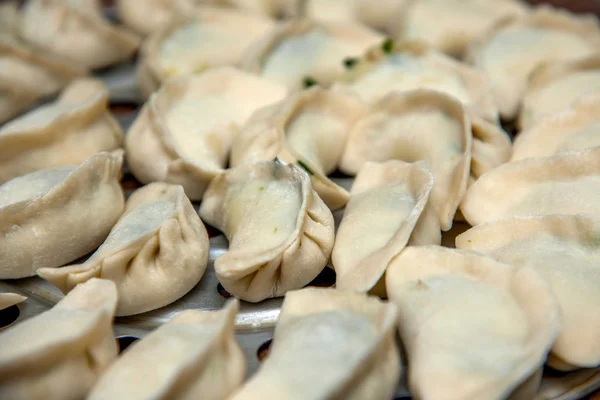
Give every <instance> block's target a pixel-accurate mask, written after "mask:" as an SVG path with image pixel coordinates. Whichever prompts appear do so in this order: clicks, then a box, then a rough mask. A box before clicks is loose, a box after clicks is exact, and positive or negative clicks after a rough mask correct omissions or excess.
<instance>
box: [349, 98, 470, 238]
mask: <svg viewBox="0 0 600 400" xmlns="http://www.w3.org/2000/svg"><path fill="white" fill-rule="evenodd" d="M471 145H472V133H471V120H470V117H469V115H468V114H467V112H466V111H465V109H464V108H463V106H462V105H461V103H460V102H459V101H458V100H456V99H454V98H452V97H450V96H448V95H445V94H443V93H440V92H434V91H429V90H416V91H411V92H393V93H390V94H389V95H387V96H385V97H384V98H383V99H381V100H380V101H378V102H377V103H376V104H374V105H373V107H372V109H371V111H370V113H369V114H368V115H367V116H366V117H364V118H362V119H361V120H360V121H359V122H358V123H357V124H356V125H355V126H354V127H353V129H352V131H351V132H350V134H349V137H348V144H347V145H346V150H345V151H344V155H343V156H342V161H341V163H340V169H341V170H342V171H343V172H345V173H348V174H350V175H354V174H356V173H357V172H358V171H359V170H360V169H361V168H362V167H363V165H364V164H365V163H366V162H368V161H376V162H383V161H387V160H402V161H407V162H415V161H419V160H425V161H426V162H427V165H428V168H429V169H430V170H431V172H432V174H433V177H434V185H433V189H432V191H431V195H430V202H431V205H432V207H433V209H434V210H435V213H436V214H437V216H438V219H439V221H440V226H441V227H442V230H444V231H447V230H449V229H450V228H451V227H452V220H453V218H454V214H455V213H456V209H457V208H458V205H459V204H460V202H461V200H462V198H463V195H464V193H465V190H466V188H467V181H468V178H469V170H470V165H471Z"/></svg>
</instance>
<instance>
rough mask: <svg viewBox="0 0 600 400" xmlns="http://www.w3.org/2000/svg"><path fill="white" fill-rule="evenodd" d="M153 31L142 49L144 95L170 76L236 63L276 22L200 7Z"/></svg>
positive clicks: (255, 16)
mask: <svg viewBox="0 0 600 400" xmlns="http://www.w3.org/2000/svg"><path fill="white" fill-rule="evenodd" d="M186 15H187V17H186V18H183V17H180V18H178V19H177V20H176V21H174V22H172V23H170V24H168V25H167V26H166V27H165V28H163V29H161V30H160V31H157V32H155V33H153V34H152V35H150V36H149V37H148V38H147V39H146V41H145V42H144V45H143V47H142V51H141V58H140V61H139V63H138V80H139V83H140V88H141V90H142V92H143V94H144V96H145V97H148V96H150V94H152V92H154V91H156V90H157V89H158V88H159V87H160V85H161V84H162V83H163V82H165V81H166V80H167V79H168V78H172V77H176V76H181V75H185V74H189V73H194V72H200V71H202V70H204V69H206V68H208V67H211V66H221V65H237V64H239V63H240V62H241V60H242V58H243V57H244V54H245V53H246V52H247V51H248V49H249V48H250V46H251V45H252V44H253V43H254V42H255V41H257V40H258V39H259V38H260V37H262V36H263V35H264V34H265V33H267V32H268V31H270V30H271V29H272V28H273V26H274V22H273V21H271V20H270V19H268V18H265V17H261V16H259V15H254V14H250V15H248V14H244V13H242V12H241V11H236V10H233V9H221V8H214V7H207V6H204V7H197V8H196V9H195V10H193V11H191V13H189V14H186Z"/></svg>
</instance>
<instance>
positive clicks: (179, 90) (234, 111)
mask: <svg viewBox="0 0 600 400" xmlns="http://www.w3.org/2000/svg"><path fill="white" fill-rule="evenodd" d="M285 95H286V90H285V88H284V87H282V86H281V85H278V84H275V83H272V82H267V81H265V80H263V79H261V78H259V77H256V76H253V75H251V74H249V73H247V72H243V71H240V70H237V69H235V68H232V67H216V68H211V69H208V70H206V71H204V72H202V73H200V74H196V75H186V76H182V77H179V78H175V79H171V80H169V81H168V82H166V83H165V84H164V85H163V86H162V87H161V89H160V90H159V91H158V92H156V93H154V94H153V95H152V96H151V97H150V99H149V100H148V101H147V102H146V104H145V105H144V107H143V108H142V111H141V112H140V114H139V115H138V117H137V119H136V120H135V122H134V123H133V125H132V126H131V128H130V129H129V131H128V134H127V135H126V137H125V148H126V150H127V161H128V163H129V167H130V168H131V171H132V172H133V174H134V175H135V177H136V178H137V179H138V180H139V181H140V182H142V183H150V182H155V181H165V182H169V183H174V184H179V185H182V186H183V188H184V189H185V193H186V194H187V196H188V197H189V198H190V200H200V199H201V198H202V195H203V193H204V190H206V187H207V186H208V183H209V182H210V181H211V180H212V179H213V178H214V177H215V176H216V175H218V174H219V173H220V172H222V171H223V170H224V168H225V166H226V164H227V158H228V156H229V151H230V149H231V142H232V139H233V136H234V134H235V132H236V131H237V130H238V129H239V128H240V127H241V126H242V125H243V124H244V123H245V122H246V120H247V119H248V117H249V116H250V115H251V114H252V113H253V112H254V111H255V110H257V109H259V108H261V107H264V106H266V105H269V104H272V103H276V102H277V101H280V100H281V99H283V98H284V97H285Z"/></svg>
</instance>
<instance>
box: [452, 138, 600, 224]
mask: <svg viewBox="0 0 600 400" xmlns="http://www.w3.org/2000/svg"><path fill="white" fill-rule="evenodd" d="M598 193H600V147H594V148H591V149H588V150H583V151H571V152H566V153H562V154H558V155H555V156H551V157H540V158H528V159H524V160H520V161H514V162H510V163H508V164H504V165H501V166H500V167H498V168H496V169H494V170H492V171H490V172H488V173H486V174H485V175H483V176H482V177H480V178H479V180H477V182H475V183H474V184H473V185H472V186H471V187H470V188H469V190H468V191H467V193H466V194H465V197H464V199H463V201H462V204H461V211H462V214H463V215H464V217H465V218H466V220H467V221H468V222H469V224H471V225H472V226H476V225H479V224H483V223H485V222H489V221H494V220H498V219H503V218H508V217H512V216H525V215H530V214H539V215H545V214H578V213H583V214H590V215H596V216H600V208H598V205H597V204H598V202H597V196H598Z"/></svg>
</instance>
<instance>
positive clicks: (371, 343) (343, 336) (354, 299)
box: [231, 288, 401, 400]
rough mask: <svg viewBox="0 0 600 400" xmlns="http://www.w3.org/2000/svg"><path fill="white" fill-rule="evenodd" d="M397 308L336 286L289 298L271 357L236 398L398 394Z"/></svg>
mask: <svg viewBox="0 0 600 400" xmlns="http://www.w3.org/2000/svg"><path fill="white" fill-rule="evenodd" d="M395 324H396V307H394V305H392V304H388V303H383V302H382V301H380V300H379V299H377V298H374V297H369V296H366V295H364V294H360V293H352V292H346V291H342V290H336V289H317V288H307V289H303V290H298V291H293V292H290V293H288V294H287V295H286V296H285V299H284V301H283V305H282V307H281V314H280V315H279V320H278V322H277V326H276V327H275V335H274V336H273V342H272V344H271V348H270V350H269V356H268V357H267V358H266V359H265V360H264V361H263V363H262V365H261V367H260V369H259V370H258V372H257V373H256V375H254V376H253V377H252V378H251V379H250V380H249V381H248V382H247V383H246V384H245V385H244V386H243V387H242V388H241V389H240V390H239V391H238V392H237V393H235V394H234V395H233V396H232V398H231V400H246V399H302V400H317V399H347V400H358V399H372V400H389V399H391V398H393V397H394V392H395V390H396V385H397V384H398V379H399V378H400V371H401V365H400V354H399V352H398V348H397V347H396V342H395V340H394V327H395Z"/></svg>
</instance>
